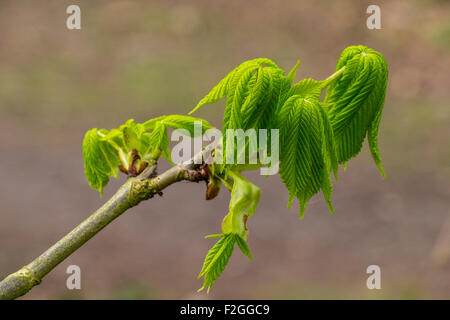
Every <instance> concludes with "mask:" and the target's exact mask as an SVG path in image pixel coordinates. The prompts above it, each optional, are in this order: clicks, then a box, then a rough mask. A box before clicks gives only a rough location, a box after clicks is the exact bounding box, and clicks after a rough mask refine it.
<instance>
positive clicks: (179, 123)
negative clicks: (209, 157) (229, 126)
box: [143, 114, 213, 137]
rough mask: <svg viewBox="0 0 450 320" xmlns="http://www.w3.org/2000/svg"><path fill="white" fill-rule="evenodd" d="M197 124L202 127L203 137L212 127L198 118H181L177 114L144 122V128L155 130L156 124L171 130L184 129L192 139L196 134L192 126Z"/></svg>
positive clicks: (181, 116)
mask: <svg viewBox="0 0 450 320" xmlns="http://www.w3.org/2000/svg"><path fill="white" fill-rule="evenodd" d="M196 122H198V123H201V125H202V131H201V134H202V135H203V134H204V133H205V131H207V130H209V129H212V128H213V126H212V125H210V124H209V122H208V121H206V120H204V119H200V118H195V117H190V116H183V115H178V114H173V115H169V116H161V117H158V118H155V119H151V120H149V121H147V122H145V123H144V124H143V125H144V128H145V131H152V130H154V129H155V127H156V125H157V124H158V123H161V124H164V125H165V126H167V127H170V128H172V129H185V130H187V131H189V133H190V135H191V137H194V136H195V135H196V132H194V124H195V123H196Z"/></svg>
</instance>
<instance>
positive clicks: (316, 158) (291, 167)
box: [280, 95, 337, 217]
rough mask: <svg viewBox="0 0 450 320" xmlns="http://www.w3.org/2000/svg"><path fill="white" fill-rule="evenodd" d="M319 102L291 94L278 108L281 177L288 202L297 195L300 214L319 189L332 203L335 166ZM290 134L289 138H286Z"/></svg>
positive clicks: (331, 144) (329, 135)
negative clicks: (332, 176) (331, 172)
mask: <svg viewBox="0 0 450 320" xmlns="http://www.w3.org/2000/svg"><path fill="white" fill-rule="evenodd" d="M321 109H322V106H321V105H320V102H319V101H318V100H317V99H315V98H313V97H311V98H308V99H305V98H303V97H301V96H299V95H294V96H292V97H290V98H289V99H288V100H287V101H286V103H285V104H284V105H283V107H282V108H281V110H280V125H281V132H280V134H281V136H284V138H283V139H282V141H281V150H280V176H281V179H282V180H283V182H284V184H285V185H286V188H287V189H288V191H289V204H288V206H290V205H291V203H292V200H293V199H294V197H297V198H298V200H299V205H300V217H303V214H304V212H305V207H306V204H307V202H308V200H309V199H310V198H311V197H312V196H313V195H314V194H316V193H317V192H318V191H319V190H320V189H322V192H323V194H324V197H325V200H326V202H327V204H328V207H329V208H330V211H331V212H332V213H334V211H333V207H332V204H331V199H330V197H331V192H332V184H331V179H330V171H331V170H332V169H334V168H336V167H337V162H336V156H335V155H334V149H333V141H332V134H331V130H329V127H330V125H329V120H328V117H327V115H326V114H325V112H323V110H321ZM288 137H289V138H288Z"/></svg>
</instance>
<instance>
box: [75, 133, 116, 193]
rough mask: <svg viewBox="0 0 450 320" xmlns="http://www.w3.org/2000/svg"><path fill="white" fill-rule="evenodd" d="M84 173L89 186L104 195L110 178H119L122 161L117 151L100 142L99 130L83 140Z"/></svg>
mask: <svg viewBox="0 0 450 320" xmlns="http://www.w3.org/2000/svg"><path fill="white" fill-rule="evenodd" d="M83 159H84V172H85V175H86V179H87V180H88V182H89V185H90V186H91V187H92V188H93V189H96V190H98V191H99V192H100V194H103V187H104V186H106V185H107V184H108V182H109V178H110V177H117V172H118V167H119V164H120V159H119V157H118V155H117V152H116V150H114V149H113V147H112V146H111V145H109V144H108V143H107V142H105V141H102V140H100V136H99V135H98V130H97V128H94V129H91V130H89V131H88V132H86V135H85V136H84V140H83Z"/></svg>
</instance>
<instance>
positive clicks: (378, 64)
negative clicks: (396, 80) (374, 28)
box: [325, 46, 388, 176]
mask: <svg viewBox="0 0 450 320" xmlns="http://www.w3.org/2000/svg"><path fill="white" fill-rule="evenodd" d="M343 66H345V70H344V71H343V73H342V75H341V76H340V77H339V78H338V80H337V81H335V82H333V83H332V84H331V85H330V86H329V87H328V89H327V93H326V96H325V103H326V105H327V110H328V115H329V118H330V120H331V125H332V128H333V133H334V139H335V141H336V151H337V155H338V160H339V163H346V162H347V161H348V160H349V159H351V158H352V157H354V156H356V155H357V154H358V153H359V152H360V150H361V148H362V145H363V142H364V140H365V137H366V136H368V141H369V148H370V151H371V153H372V157H373V159H374V161H375V163H376V165H377V166H378V168H379V170H380V171H381V173H382V175H383V176H385V174H384V170H383V167H382V165H381V158H380V155H379V150H378V138H377V137H378V127H379V124H380V120H381V113H382V109H383V105H384V99H385V94H386V86H387V80H388V68H387V64H386V61H385V59H384V57H383V56H382V55H381V54H380V53H378V52H376V51H374V50H372V49H369V48H367V47H364V46H351V47H348V48H346V49H345V50H344V51H343V52H342V54H341V57H340V58H339V60H338V63H337V65H336V70H338V69H340V68H342V67H343Z"/></svg>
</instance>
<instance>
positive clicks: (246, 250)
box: [235, 234, 253, 260]
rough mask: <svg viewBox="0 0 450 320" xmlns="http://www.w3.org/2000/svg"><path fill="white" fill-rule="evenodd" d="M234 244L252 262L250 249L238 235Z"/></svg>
mask: <svg viewBox="0 0 450 320" xmlns="http://www.w3.org/2000/svg"><path fill="white" fill-rule="evenodd" d="M235 238H236V242H237V244H238V247H239V249H241V252H242V253H243V254H244V255H246V256H247V257H248V258H249V259H250V260H253V257H252V255H251V254H250V248H249V247H248V245H247V242H245V240H244V239H243V238H241V236H240V235H237V234H236V235H235Z"/></svg>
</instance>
